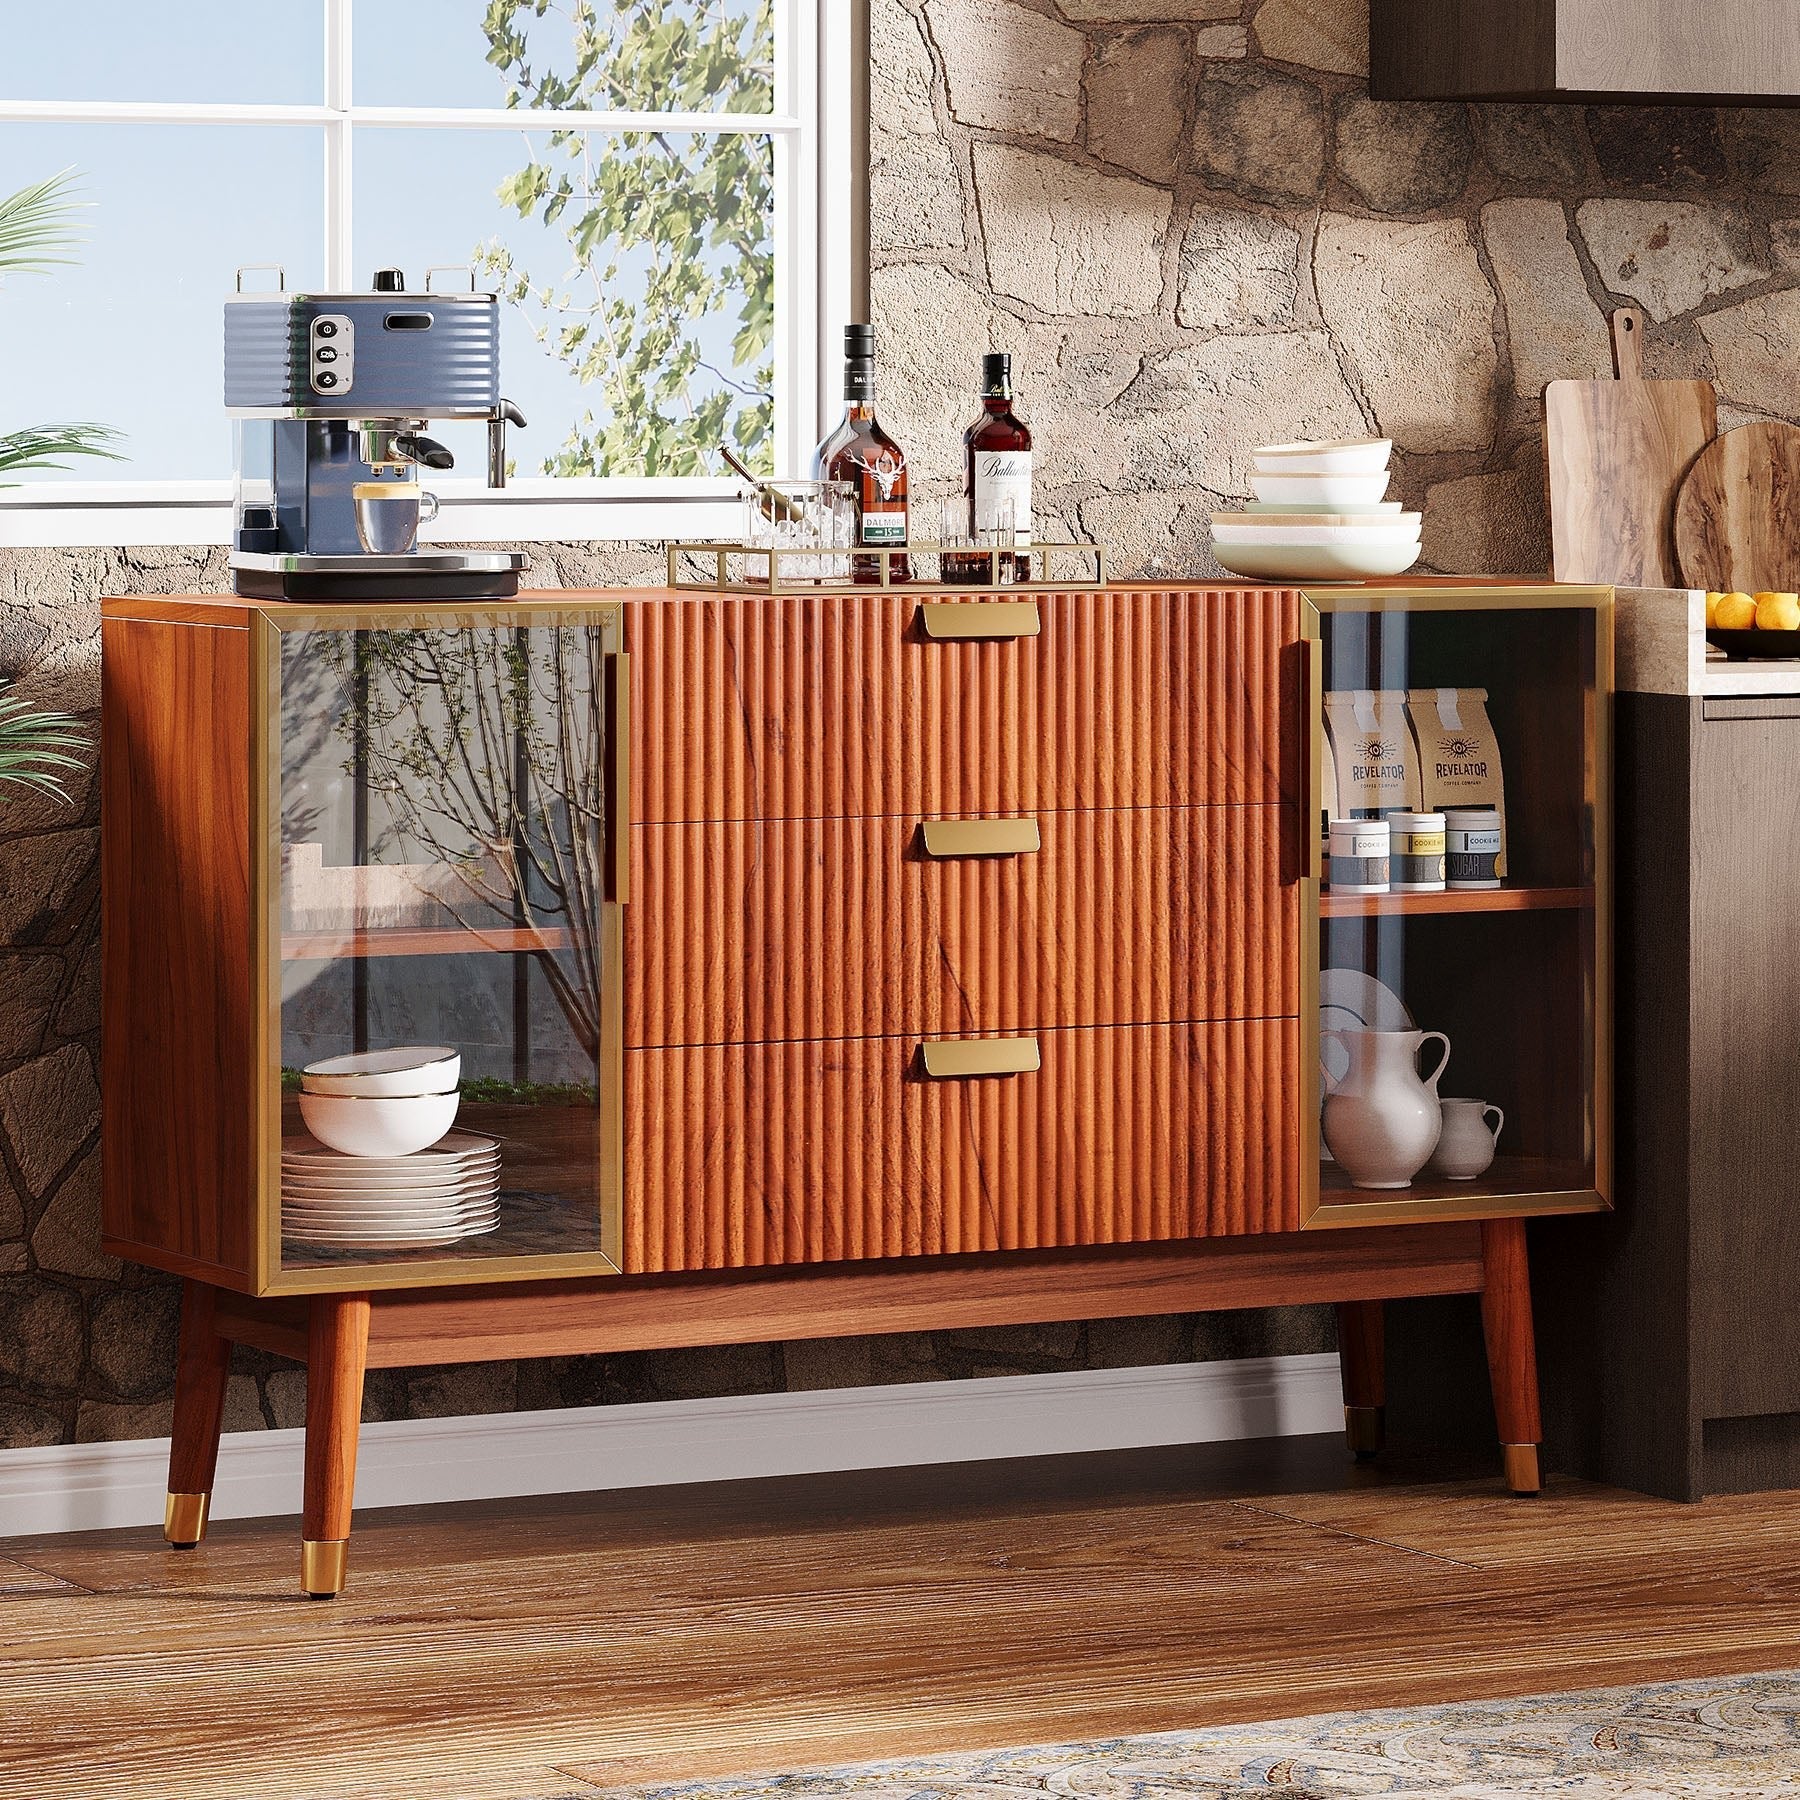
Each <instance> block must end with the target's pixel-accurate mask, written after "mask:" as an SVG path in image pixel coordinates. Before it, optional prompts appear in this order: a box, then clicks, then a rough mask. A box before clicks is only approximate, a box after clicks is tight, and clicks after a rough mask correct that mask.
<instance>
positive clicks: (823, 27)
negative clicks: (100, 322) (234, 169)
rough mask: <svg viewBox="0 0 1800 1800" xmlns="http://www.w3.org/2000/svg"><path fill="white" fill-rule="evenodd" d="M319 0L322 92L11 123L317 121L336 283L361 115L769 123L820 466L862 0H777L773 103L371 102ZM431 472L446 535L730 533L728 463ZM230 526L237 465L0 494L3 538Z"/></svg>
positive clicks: (135, 537) (346, 253)
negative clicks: (737, 107)
mask: <svg viewBox="0 0 1800 1800" xmlns="http://www.w3.org/2000/svg"><path fill="white" fill-rule="evenodd" d="M363 3H364V4H367V3H370V0H363ZM321 4H322V11H323V17H324V30H325V82H324V99H323V101H322V103H321V104H319V105H316V106H315V105H300V106H290V105H250V104H237V103H227V102H217V103H207V102H192V103H189V102H181V101H168V102H164V101H136V102H133V101H104V100H6V99H3V98H0V124H14V123H33V124H95V125H99V124H105V125H129V124H149V125H155V124H165V125H271V126H293V125H309V126H314V127H316V128H318V129H319V131H320V132H321V133H322V134H323V137H324V143H325V194H324V220H325V246H324V248H325V257H324V268H325V286H326V288H327V289H328V290H332V289H335V290H339V291H342V290H345V289H354V288H355V287H356V285H357V276H356V271H355V269H354V268H353V266H352V261H351V214H350V209H351V198H352V169H353V159H354V156H355V152H356V135H357V132H358V130H359V128H363V127H378V128H382V129H395V128H398V129H402V130H405V129H419V130H433V129H442V128H444V127H446V126H449V127H454V128H457V129H462V130H468V129H475V130H496V131H518V130H520V129H522V128H541V129H546V130H553V129H557V128H559V127H561V128H575V129H581V130H586V131H591V132H615V131H641V130H646V129H651V130H654V129H662V130H677V131H690V130H691V131H701V132H748V133H755V134H757V135H766V136H768V137H769V138H770V139H771V141H772V144H773V148H774V162H775V179H774V216H773V220H772V223H771V235H772V239H773V245H774V254H775V337H774V344H773V361H774V395H775V423H774V450H775V467H776V470H777V472H778V473H780V474H782V475H801V474H804V473H805V472H806V466H807V462H808V459H809V457H810V455H811V451H812V446H813V445H814V444H815V443H816V442H817V441H818V439H819V437H820V436H821V435H822V433H823V430H824V427H825V424H826V422H827V420H826V411H827V409H828V408H830V409H831V411H832V413H833V416H835V401H834V400H833V399H830V398H828V396H832V395H833V394H834V392H835V390H834V389H833V387H832V385H831V381H830V377H831V375H832V374H833V373H835V371H836V369H837V367H838V354H837V349H836V347H837V346H838V345H839V344H841V342H842V327H843V325H844V324H845V323H846V322H848V321H849V320H850V319H851V318H852V317H853V316H854V313H853V310H852V309H853V307H854V306H855V304H856V299H855V289H856V286H857V274H856V270H857V267H858V257H857V253H856V246H857V241H858V234H859V233H860V231H861V230H862V229H863V223H862V219H861V211H860V207H859V204H858V203H859V197H860V191H861V184H860V183H858V182H857V181H856V180H855V174H854V171H855V155H854V152H855V148H856V144H857V140H858V133H859V130H860V128H861V119H860V115H859V112H858V95H859V89H858V81H857V76H858V74H859V72H860V63H861V57H862V52H863V50H864V48H865V47H866V38H862V37H861V36H860V34H861V32H862V31H864V30H865V29H866V25H865V24H864V20H865V19H866V13H865V10H864V6H863V5H862V4H861V3H860V0H773V8H774V23H775V93H774V110H773V111H772V112H769V113H724V112H719V113H713V112H694V113H687V112H659V113H643V112H623V111H611V112H578V111H550V110H527V109H524V108H505V107H493V108H486V109H479V110H477V109H470V108H449V107H446V108H438V107H413V106H363V105H359V104H357V103H356V102H355V100H354V97H353V95H352V91H351V63H352V53H351V32H352V17H353V7H354V5H355V4H356V0H321ZM3 80H4V78H3V77H0V84H3ZM77 279H79V277H77ZM223 300H224V296H223V295H220V301H221V303H222V302H223ZM197 403H198V402H197ZM222 413H223V408H222V403H221V416H222ZM434 485H435V486H438V487H439V489H440V493H441V498H442V500H443V511H442V513H441V514H440V515H439V519H438V522H437V524H436V526H435V527H433V528H431V529H430V530H429V531H427V532H426V533H425V534H423V535H425V536H428V537H433V538H435V539H437V540H438V541H444V542H454V541H466V540H478V541H482V542H491V541H494V540H501V541H518V540H525V539H560V538H573V539H580V540H624V539H634V538H635V539H642V538H651V539H662V538H697V537H709V536H718V535H724V534H727V533H729V532H730V531H731V530H732V528H733V527H734V526H735V524H736V522H737V519H738V507H737V504H736V488H735V486H734V484H733V482H732V481H731V480H730V478H729V477H721V478H719V479H714V478H711V477H687V478H665V479H659V480H645V479H640V478H632V477H624V476H618V477H611V476H609V477H600V478H592V479H584V478H578V477H544V476H537V477H532V476H524V477H518V478H515V479H514V480H512V481H510V482H509V483H508V485H507V487H506V488H505V489H504V490H503V491H496V490H492V489H488V488H485V487H483V486H481V485H480V484H479V483H477V482H475V481H473V480H469V481H446V482H443V483H441V484H434ZM230 530H231V483H230V481H229V480H223V481H130V480H122V481H111V482H109V481H91V480H90V481H41V482H31V483H28V484H24V485H22V486H20V487H17V488H13V489H10V490H7V491H5V492H0V547H6V546H23V545H81V544H224V543H228V542H229V541H230Z"/></svg>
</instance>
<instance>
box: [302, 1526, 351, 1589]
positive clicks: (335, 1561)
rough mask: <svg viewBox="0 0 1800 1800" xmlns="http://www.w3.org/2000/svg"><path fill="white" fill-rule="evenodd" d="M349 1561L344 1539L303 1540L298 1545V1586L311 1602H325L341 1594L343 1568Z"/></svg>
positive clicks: (347, 1547) (348, 1544)
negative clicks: (309, 1597) (312, 1600)
mask: <svg viewBox="0 0 1800 1800" xmlns="http://www.w3.org/2000/svg"><path fill="white" fill-rule="evenodd" d="M349 1560H350V1540H349V1539H348V1538H318V1539H312V1538H306V1539H302V1540H301V1544H300V1587H301V1590H302V1591H303V1592H304V1593H306V1594H308V1595H309V1596H311V1598H313V1599H314V1600H329V1599H331V1598H332V1597H333V1595H335V1594H341V1593H342V1592H343V1591H344V1565H345V1564H346V1563H347V1562H348V1561H349Z"/></svg>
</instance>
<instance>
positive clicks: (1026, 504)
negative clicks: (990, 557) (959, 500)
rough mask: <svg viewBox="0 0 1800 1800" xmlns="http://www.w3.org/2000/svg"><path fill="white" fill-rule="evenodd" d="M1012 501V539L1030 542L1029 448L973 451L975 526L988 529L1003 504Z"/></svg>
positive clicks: (996, 518) (996, 520)
mask: <svg viewBox="0 0 1800 1800" xmlns="http://www.w3.org/2000/svg"><path fill="white" fill-rule="evenodd" d="M1008 500H1010V501H1011V502H1012V523H1013V542H1014V543H1015V544H1029V543H1030V542H1031V452H1030V451H1029V450H977V451H976V452H975V529H976V531H977V533H980V532H983V531H992V530H993V529H994V528H995V527H996V526H997V525H998V524H999V522H1000V510H1001V507H1002V506H1003V504H1004V503H1005V502H1006V501H1008Z"/></svg>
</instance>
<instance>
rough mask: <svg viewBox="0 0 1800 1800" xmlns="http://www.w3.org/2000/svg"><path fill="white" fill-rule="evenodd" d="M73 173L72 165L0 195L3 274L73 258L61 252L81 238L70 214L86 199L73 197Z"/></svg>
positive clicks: (47, 266) (1, 267)
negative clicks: (17, 189)
mask: <svg viewBox="0 0 1800 1800" xmlns="http://www.w3.org/2000/svg"><path fill="white" fill-rule="evenodd" d="M74 175H75V171H74V170H73V169H64V170H62V171H61V172H60V173H58V174H55V175H52V176H51V177H50V178H49V179H48V180H47V181H38V182H34V183H33V184H32V185H31V186H30V187H23V188H20V189H19V191H18V192H17V193H16V194H7V195H5V196H0V274H3V273H5V272H7V271H8V270H18V271H26V270H39V271H41V270H44V269H48V268H50V267H52V266H53V265H54V264H57V263H66V262H73V261H74V258H73V257H71V256H64V255H62V254H60V252H62V251H65V250H71V249H73V248H74V247H75V245H76V244H77V243H79V242H80V238H79V236H78V234H77V233H76V231H75V229H74V224H73V220H72V217H71V215H72V214H73V213H74V212H75V211H76V209H77V208H78V207H80V206H81V205H83V204H84V202H82V201H79V200H76V199H74V198H73V195H74V193H75V188H74Z"/></svg>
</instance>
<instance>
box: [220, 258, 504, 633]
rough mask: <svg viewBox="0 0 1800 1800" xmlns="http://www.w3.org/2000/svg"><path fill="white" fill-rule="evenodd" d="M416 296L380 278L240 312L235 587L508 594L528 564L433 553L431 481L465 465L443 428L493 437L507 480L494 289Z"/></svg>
mask: <svg viewBox="0 0 1800 1800" xmlns="http://www.w3.org/2000/svg"><path fill="white" fill-rule="evenodd" d="M441 272H442V271H439V270H435V269H434V270H432V271H431V272H430V273H429V274H427V276H426V279H425V290H424V291H423V292H419V293H412V292H408V291H407V286H406V278H405V276H404V275H403V274H402V273H401V272H400V270H398V269H378V270H377V271H376V272H375V278H374V281H373V283H372V284H371V291H370V292H368V293H366V294H301V293H289V292H288V291H287V287H286V280H285V277H284V276H281V275H280V272H279V271H276V274H277V276H278V285H277V286H276V287H275V288H274V289H273V290H272V291H264V292H250V291H246V290H245V275H246V274H247V273H249V271H247V270H240V271H239V272H238V292H237V293H236V294H234V295H232V296H230V297H229V298H228V299H227V300H226V302H225V409H226V411H227V412H228V413H230V415H231V416H232V419H233V420H234V421H235V425H234V436H235V439H236V461H237V502H236V506H235V508H234V512H233V519H232V539H231V556H230V562H231V572H232V582H233V585H234V586H235V587H236V589H237V591H238V592H239V593H240V594H246V595H252V596H255V597H256V598H259V599H281V600H323V601H333V600H337V601H357V600H425V599H438V600H454V599H506V598H508V597H510V596H511V595H513V594H516V593H517V592H518V591H519V572H520V570H521V569H523V568H524V567H525V560H526V559H525V557H524V555H523V553H521V552H519V551H512V550H499V551H495V550H450V549H442V548H439V547H437V546H435V545H430V546H426V547H424V548H421V547H420V546H419V545H418V543H417V528H418V524H419V522H420V520H421V518H423V519H425V520H429V519H430V518H431V517H432V516H433V513H434V511H435V506H436V502H435V500H434V499H433V497H432V496H431V495H430V494H429V493H426V492H424V491H423V490H422V489H421V487H420V478H421V476H422V475H424V474H426V473H428V472H437V471H442V470H446V469H449V468H451V467H453V466H454V463H455V458H454V457H453V456H452V455H451V453H450V451H449V450H448V449H446V448H445V446H444V445H443V444H441V443H439V442H438V441H437V440H436V439H434V438H432V437H430V436H428V435H427V434H426V427H427V426H428V425H429V424H430V423H431V422H432V421H433V420H434V419H480V420H485V421H486V423H487V428H488V445H487V452H488V453H487V465H488V466H487V480H488V485H489V486H490V487H496V488H498V487H504V486H505V485H506V427H507V426H508V425H509V424H513V425H523V424H524V423H525V420H524V418H523V416H522V415H521V414H520V412H519V409H518V408H517V407H516V406H514V405H513V404H512V402H511V401H510V400H506V399H503V398H502V397H501V394H500V305H499V299H498V297H497V296H496V295H494V294H483V293H477V292H475V291H474V286H473V278H472V277H470V276H469V275H468V271H466V270H465V271H462V273H463V275H464V277H465V278H466V279H468V280H469V283H470V285H469V289H468V291H465V292H455V293H442V292H436V291H434V290H433V288H432V280H433V277H434V276H436V275H438V274H439V273H441Z"/></svg>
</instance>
